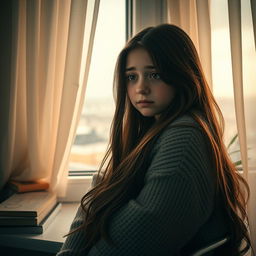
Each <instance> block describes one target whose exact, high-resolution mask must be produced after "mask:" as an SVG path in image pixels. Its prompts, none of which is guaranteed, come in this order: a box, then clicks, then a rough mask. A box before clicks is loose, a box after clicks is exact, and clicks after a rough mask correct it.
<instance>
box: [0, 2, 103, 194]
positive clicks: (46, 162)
mask: <svg viewBox="0 0 256 256" xmlns="http://www.w3.org/2000/svg"><path fill="white" fill-rule="evenodd" d="M99 2H100V1H99V0H95V1H90V4H88V1H85V0H76V1H71V0H65V1H64V0H55V1H41V0H26V1H13V3H14V4H13V7H14V8H13V17H14V19H13V28H12V29H13V44H12V49H13V51H12V52H13V56H12V64H11V72H12V74H13V76H12V80H11V85H10V86H11V101H10V102H11V106H10V113H9V116H10V122H9V130H8V138H7V145H6V146H7V150H6V152H4V153H3V154H4V155H3V156H1V157H2V159H4V164H3V166H4V172H5V179H3V180H1V184H0V187H2V186H3V185H4V184H5V183H6V182H7V180H9V179H14V180H19V181H31V180H38V179H46V180H48V181H49V182H50V184H51V189H53V190H57V188H60V187H62V188H65V179H63V177H66V176H67V173H68V170H67V164H68V158H69V153H70V149H71V146H72V142H73V139H74V136H75V131H76V127H77V123H78V120H79V118H80V114H81V109H82V105H83V101H84V94H85V89H86V82H87V74H86V75H84V72H85V69H84V66H86V72H88V71H89V66H90V56H91V53H92V45H93V39H94V34H95V29H96V22H97V15H98V9H99ZM92 10H94V11H93V15H91V14H90V13H92ZM90 20H92V21H90ZM87 24H91V25H90V26H89V27H88V25H87ZM92 24H93V25H92ZM87 39H89V41H90V44H86V46H85V44H84V41H85V40H87ZM83 53H86V55H87V59H86V61H85V64H82V55H83ZM81 67H82V68H81ZM60 184H61V185H60ZM59 191H61V193H62V195H63V193H64V190H63V189H62V190H59ZM59 193H60V192H59Z"/></svg>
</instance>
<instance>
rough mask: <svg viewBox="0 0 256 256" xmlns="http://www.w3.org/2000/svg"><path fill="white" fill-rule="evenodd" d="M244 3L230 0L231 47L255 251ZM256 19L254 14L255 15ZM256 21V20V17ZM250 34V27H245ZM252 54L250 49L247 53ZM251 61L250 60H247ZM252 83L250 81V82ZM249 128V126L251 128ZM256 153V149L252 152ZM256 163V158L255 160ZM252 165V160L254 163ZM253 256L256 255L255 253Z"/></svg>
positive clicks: (234, 86) (240, 138)
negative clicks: (243, 22)
mask: <svg viewBox="0 0 256 256" xmlns="http://www.w3.org/2000/svg"><path fill="white" fill-rule="evenodd" d="M253 8H255V4H254V7H253V4H252V5H251V11H252V14H253V12H255V10H254V11H253ZM241 13H242V12H241V1H240V0H229V1H228V14H229V30H230V46H231V61H232V76H233V89H234V102H235V114H236V125H237V131H238V138H239V146H240V153H241V160H242V168H243V176H244V178H245V179H246V180H247V182H248V184H249V186H250V190H251V195H250V200H249V204H248V210H247V211H248V216H249V227H250V228H249V229H250V235H251V241H252V246H253V248H254V250H256V247H255V241H256V221H255V214H254V213H255V202H256V195H255V193H256V191H255V190H254V187H255V182H256V179H255V171H254V173H253V172H252V169H253V168H255V166H254V167H253V166H252V164H250V170H251V172H249V162H248V159H249V156H248V150H250V148H249V147H248V139H249V140H251V141H250V144H251V145H254V146H255V143H254V142H255V138H254V136H251V134H250V136H248V133H247V131H248V132H249V133H250V131H252V129H253V130H254V129H255V127H253V128H252V127H250V126H251V120H249V119H248V116H247V115H246V114H248V111H246V109H245V107H246V104H247V105H248V106H249V107H252V106H250V105H251V100H250V97H249V95H250V94H251V95H250V96H251V97H253V93H250V92H249V86H248V85H247V87H246V84H244V81H246V80H245V79H244V77H243V75H244V70H243V57H244V56H243V45H242V41H243V40H242V19H241ZM252 16H253V15H252ZM254 22H255V17H254ZM245 29H246V30H247V33H248V31H249V30H248V28H245ZM254 32H255V24H254ZM254 44H255V33H254ZM247 51H248V50H247ZM247 61H248V60H247ZM247 83H248V81H247ZM247 126H248V127H247ZM252 150H253V151H255V149H252ZM253 158H254V159H251V160H255V157H253ZM251 163H252V161H251ZM249 255H253V254H252V253H251V254H250V253H249Z"/></svg>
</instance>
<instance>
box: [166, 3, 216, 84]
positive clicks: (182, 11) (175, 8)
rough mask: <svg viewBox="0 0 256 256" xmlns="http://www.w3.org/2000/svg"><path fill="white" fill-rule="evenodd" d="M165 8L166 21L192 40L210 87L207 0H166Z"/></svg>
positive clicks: (209, 36) (210, 70)
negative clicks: (180, 29)
mask: <svg viewBox="0 0 256 256" xmlns="http://www.w3.org/2000/svg"><path fill="white" fill-rule="evenodd" d="M167 10H168V15H167V16H168V22H169V23H172V24H175V25H177V26H179V27H181V28H182V29H184V30H185V31H186V32H187V33H188V34H189V35H190V37H191V39H192V40H193V42H194V44H195V46H196V48H197V51H198V53H199V56H200V59H201V62H202V65H203V67H204V71H205V75H206V78H207V82H208V83H209V86H210V87H211V86H212V67H211V25H210V14H209V12H210V8H209V2H208V0H167Z"/></svg>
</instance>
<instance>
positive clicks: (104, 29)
mask: <svg viewBox="0 0 256 256" xmlns="http://www.w3.org/2000/svg"><path fill="white" fill-rule="evenodd" d="M125 33H126V31H125V0H121V1H120V0H108V1H101V3H100V9H99V16H98V22H97V29H96V34H95V39H94V47H93V53H92V62H91V66H90V73H89V78H88V83H87V88H86V95H85V102H84V107H83V111H82V116H81V119H80V123H79V125H78V129H77V134H76V138H75V141H74V144H73V146H72V149H71V156H70V164H69V170H70V176H77V175H79V176H81V175H83V176H84V175H85V176H87V175H89V176H90V175H91V174H92V173H93V172H94V171H96V170H97V169H98V168H99V164H100V161H101V160H102V158H103V156H104V153H105V151H106V148H107V143H108V139H109V131H110V125H111V121H112V117H113V113H114V100H113V96H112V86H113V75H114V68H115V62H116V59H117V56H118V54H119V52H120V51H121V49H122V48H123V46H124V44H125Z"/></svg>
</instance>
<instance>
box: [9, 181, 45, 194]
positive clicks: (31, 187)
mask: <svg viewBox="0 0 256 256" xmlns="http://www.w3.org/2000/svg"><path fill="white" fill-rule="evenodd" d="M9 184H10V186H11V187H12V188H13V189H14V190H15V191H16V192H18V193H24V192H32V191H40V190H47V189H48V188H49V183H48V182H46V181H43V180H39V181H13V180H12V181H10V182H9Z"/></svg>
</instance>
